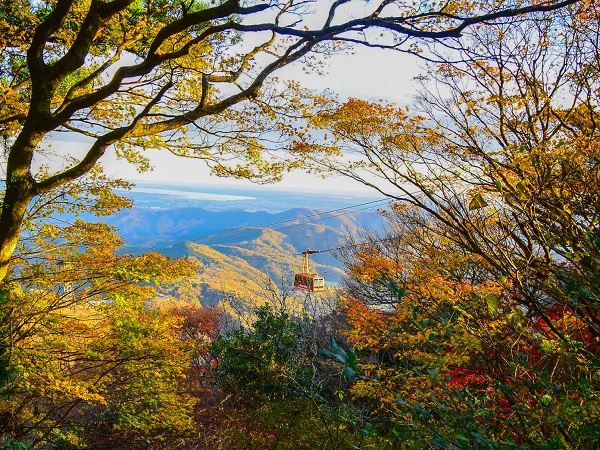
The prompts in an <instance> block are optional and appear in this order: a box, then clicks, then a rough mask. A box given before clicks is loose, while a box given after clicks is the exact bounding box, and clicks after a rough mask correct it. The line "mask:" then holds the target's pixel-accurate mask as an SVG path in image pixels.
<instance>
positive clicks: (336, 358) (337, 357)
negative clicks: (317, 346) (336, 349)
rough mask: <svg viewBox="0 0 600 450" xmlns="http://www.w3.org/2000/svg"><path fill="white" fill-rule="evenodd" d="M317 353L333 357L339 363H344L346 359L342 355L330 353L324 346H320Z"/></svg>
mask: <svg viewBox="0 0 600 450" xmlns="http://www.w3.org/2000/svg"><path fill="white" fill-rule="evenodd" d="M319 355H321V356H325V357H326V358H331V359H335V360H336V361H338V362H341V363H345V362H346V359H345V358H343V357H342V356H340V355H338V354H336V353H332V352H330V351H329V350H325V349H324V348H322V349H321V350H319Z"/></svg>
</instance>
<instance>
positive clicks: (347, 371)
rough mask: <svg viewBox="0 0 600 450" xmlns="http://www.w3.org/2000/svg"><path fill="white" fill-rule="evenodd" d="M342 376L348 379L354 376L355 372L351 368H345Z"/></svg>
mask: <svg viewBox="0 0 600 450" xmlns="http://www.w3.org/2000/svg"><path fill="white" fill-rule="evenodd" d="M342 376H343V377H344V378H350V377H353V376H356V371H355V370H354V369H353V368H352V367H345V368H344V370H343V371H342Z"/></svg>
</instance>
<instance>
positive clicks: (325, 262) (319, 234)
mask: <svg viewBox="0 0 600 450" xmlns="http://www.w3.org/2000/svg"><path fill="white" fill-rule="evenodd" d="M107 221H108V223H110V224H111V225H114V226H116V227H118V228H119V231H120V234H121V235H122V236H123V238H124V239H125V242H126V247H125V248H124V251H126V252H132V253H143V252H146V251H150V250H153V251H158V252H160V253H162V254H164V255H166V256H172V257H195V258H198V259H199V260H200V261H201V263H202V266H203V267H204V270H203V271H202V273H200V274H199V277H200V278H201V282H200V284H201V285H203V287H202V289H200V290H202V291H203V295H204V296H205V297H206V296H207V292H208V290H212V291H224V290H225V291H226V290H228V289H229V290H236V289H242V287H245V288H246V289H248V287H249V286H254V285H256V283H257V282H258V281H259V280H258V279H260V278H265V277H266V276H269V277H272V278H275V279H277V278H281V277H285V276H288V275H289V276H291V275H292V274H293V273H294V272H295V271H299V270H300V268H301V255H300V253H301V252H302V251H304V250H306V249H308V248H310V249H317V250H323V251H324V252H323V253H319V254H316V255H313V256H312V257H311V262H312V264H313V265H312V267H314V268H315V269H316V270H317V271H318V272H319V273H320V274H323V275H324V276H325V278H326V282H327V283H337V282H339V281H340V279H341V276H342V275H343V270H344V267H343V265H342V263H341V262H340V261H338V260H337V259H335V257H334V256H333V254H332V253H331V252H329V251H327V250H330V249H335V248H337V247H339V246H341V245H343V244H344V240H345V239H346V238H347V237H348V236H349V235H351V234H354V233H356V232H358V231H359V230H360V229H363V228H370V229H377V228H380V227H381V225H382V221H381V218H380V217H379V215H377V213H375V212H373V211H370V212H365V211H351V210H343V211H337V212H324V211H319V210H317V209H312V208H293V209H290V210H288V211H284V212H280V213H269V212H264V211H260V212H248V211H243V210H229V211H221V212H215V211H207V210H204V209H201V208H194V207H189V208H174V209H143V208H133V209H131V210H128V211H125V212H124V213H123V214H121V215H120V216H116V217H111V218H109V219H108V220H107ZM213 300H214V299H213ZM211 302H212V300H211Z"/></svg>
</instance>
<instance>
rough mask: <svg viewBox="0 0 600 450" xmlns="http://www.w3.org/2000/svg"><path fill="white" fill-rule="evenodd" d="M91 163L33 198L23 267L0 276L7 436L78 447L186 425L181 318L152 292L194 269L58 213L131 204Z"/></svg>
mask: <svg viewBox="0 0 600 450" xmlns="http://www.w3.org/2000/svg"><path fill="white" fill-rule="evenodd" d="M94 172H96V174H95V175H94V176H97V177H98V178H96V179H94V178H90V177H88V179H87V180H86V181H87V182H86V183H85V184H84V183H82V184H81V185H77V184H75V185H69V186H68V190H65V192H64V195H60V196H59V199H58V201H57V199H55V198H48V197H39V198H38V199H36V202H34V203H33V206H34V208H33V210H32V214H30V216H29V221H28V231H27V232H26V234H25V235H24V236H25V238H24V239H23V240H22V245H21V246H19V248H18V249H17V252H16V253H15V256H16V259H17V261H19V264H18V265H17V264H15V265H13V266H12V271H11V281H5V283H4V284H3V289H2V301H1V305H0V311H1V313H0V351H1V353H0V362H1V369H0V375H1V378H0V416H1V417H2V419H3V420H2V422H1V424H2V425H1V427H0V436H1V438H2V439H3V440H4V439H5V438H7V439H18V440H22V441H25V442H29V443H32V444H35V445H42V444H44V443H47V442H54V443H56V444H57V445H59V443H62V444H60V445H64V446H66V445H67V443H69V444H68V445H82V442H92V441H96V440H97V439H98V436H99V435H103V434H104V435H107V434H108V435H111V433H113V435H115V436H116V435H118V434H125V435H127V434H131V433H133V434H135V433H141V434H144V435H145V439H149V440H153V439H161V438H166V437H168V436H170V434H171V433H173V432H175V431H179V432H181V433H183V432H185V431H186V430H189V428H190V427H191V416H190V412H191V407H192V405H193V401H192V399H191V398H190V397H189V396H187V395H186V394H185V393H184V392H183V391H182V389H181V381H182V380H183V377H184V375H185V371H186V369H187V367H188V365H189V359H190V354H189V349H188V347H187V345H185V343H183V342H182V341H181V340H180V338H179V336H180V328H181V325H182V323H181V321H180V320H179V319H178V318H177V317H175V316H173V315H170V314H166V313H162V312H160V311H158V310H156V309H155V308H154V307H153V306H152V304H151V302H150V301H149V300H151V299H153V298H155V296H156V293H157V290H158V287H159V286H160V285H161V284H162V283H168V282H170V281H171V280H174V279H177V278H181V277H184V276H189V275H191V274H192V273H193V272H194V270H195V269H196V267H195V266H194V265H193V264H191V263H189V262H187V261H185V260H180V261H173V260H170V259H168V258H165V257H163V256H162V255H159V254H156V253H148V254H146V255H143V256H139V257H134V256H132V255H119V254H117V251H118V248H119V246H120V244H121V241H120V239H119V238H118V236H117V235H116V234H115V233H114V230H112V229H111V228H110V227H108V226H107V225H105V224H102V223H90V222H84V221H82V220H80V219H75V220H74V221H73V222H72V223H71V222H68V221H67V222H66V223H65V220H64V218H65V217H66V216H65V215H61V216H59V217H56V216H55V214H54V213H56V212H64V213H65V214H66V213H68V212H69V211H70V210H81V212H85V211H89V212H94V211H96V210H97V212H100V213H101V212H103V211H106V209H107V208H109V207H108V206H105V204H104V202H109V203H110V204H111V206H110V208H117V207H118V206H119V205H126V204H127V201H126V200H125V199H119V197H116V196H114V195H113V194H112V192H111V191H110V190H109V189H108V188H107V187H106V185H105V180H104V178H103V177H102V175H101V174H99V173H97V170H94ZM48 205H52V207H49V206H48ZM95 431H101V433H100V434H99V435H96V434H95ZM60 445H59V446H60Z"/></svg>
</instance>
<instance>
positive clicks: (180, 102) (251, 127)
mask: <svg viewBox="0 0 600 450" xmlns="http://www.w3.org/2000/svg"><path fill="white" fill-rule="evenodd" d="M576 3H577V0H562V1H561V0H545V1H543V2H538V1H536V2H531V3H530V2H528V1H524V2H522V3H521V2H519V3H518V4H516V5H515V3H514V2H512V1H506V2H504V1H500V2H497V1H493V2H487V1H485V2H469V1H464V2H463V1H460V2H458V1H457V2H451V3H448V4H442V5H440V6H431V5H430V3H429V2H426V1H423V2H417V3H415V4H414V5H411V6H410V7H409V6H405V5H404V4H403V3H397V4H396V3H395V2H388V1H382V2H376V3H375V4H373V5H370V7H368V8H367V9H366V12H364V13H360V12H359V13H358V14H356V13H354V12H352V10H353V8H354V6H357V5H353V4H351V3H350V2H346V1H336V2H333V3H332V4H330V5H326V6H325V7H323V6H322V4H320V3H314V5H311V4H310V3H308V4H307V3H306V2H304V1H291V2H288V1H285V2H279V1H273V2H249V3H241V2H239V1H238V0H227V1H223V2H217V3H216V4H210V5H208V4H205V3H201V2H197V1H195V0H190V1H168V0H157V1H143V0H116V1H111V2H105V1H101V0H90V1H83V2H82V1H77V2H76V1H73V0H59V1H27V0H19V1H17V2H13V1H8V0H4V1H3V2H2V9H1V12H0V25H1V30H2V32H1V33H0V34H1V35H2V38H0V55H1V58H2V59H1V63H0V68H1V69H0V89H1V90H2V103H0V126H1V130H2V137H3V141H4V147H5V152H6V156H7V163H6V180H5V183H6V188H5V192H4V195H3V202H2V204H3V207H2V212H1V214H0V279H4V278H5V277H6V274H7V273H8V270H9V265H10V261H11V258H12V256H13V252H14V250H15V248H16V247H17V245H18V242H19V237H20V232H21V230H22V228H23V227H24V225H25V221H26V219H25V218H26V215H27V210H28V207H29V206H30V203H31V202H32V200H34V199H35V198H37V197H39V196H44V195H53V193H56V192H57V191H58V190H59V189H60V188H61V187H63V186H66V185H68V184H69V183H72V182H74V181H75V180H78V179H80V178H81V177H83V176H84V175H85V174H87V173H89V172H90V171H91V170H92V169H93V168H94V167H95V166H96V165H97V164H98V162H99V160H100V158H101V157H102V156H103V155H104V153H105V152H106V151H107V150H108V149H109V148H111V147H112V146H115V147H116V149H117V153H118V154H119V156H120V157H122V158H124V159H126V160H128V161H130V162H133V163H135V164H137V165H138V166H139V167H140V168H142V169H143V168H145V167H147V165H148V161H147V160H146V159H145V158H144V156H143V153H141V152H140V150H143V149H149V148H166V149H167V150H169V151H171V152H172V153H174V154H177V155H182V156H189V157H195V158H200V159H203V160H205V161H207V162H208V163H209V164H210V165H211V166H212V168H213V171H214V172H215V173H216V174H219V175H233V176H237V177H248V178H255V177H258V178H260V177H266V178H267V179H268V178H269V177H270V178H274V179H277V178H278V177H279V176H280V173H281V171H282V170H284V169H285V168H288V167H293V166H294V164H291V166H289V165H286V164H284V163H283V162H282V161H280V160H278V159H277V158H274V159H273V158H268V157H266V156H265V155H264V154H263V153H264V150H265V145H264V144H263V143H262V142H261V139H263V138H265V139H269V138H271V139H275V143H276V142H277V140H278V139H279V138H277V136H278V135H279V136H281V137H282V138H283V139H285V137H286V136H289V135H290V134H293V133H295V132H296V131H295V129H294V128H295V127H296V126H297V125H298V122H297V121H298V120H300V119H301V118H302V117H307V116H310V115H311V111H312V109H313V108H315V107H318V106H319V105H320V104H321V103H322V102H323V101H324V99H323V98H320V97H318V96H317V97H313V96H308V97H307V96H304V95H303V94H302V92H301V91H300V89H299V88H298V87H297V86H296V85H295V84H293V83H292V84H290V85H289V86H288V87H287V88H285V89H283V91H282V90H277V89H276V88H275V86H270V85H267V84H266V83H267V79H268V77H269V76H270V75H271V74H273V73H274V72H276V71H277V70H278V69H280V68H282V67H285V66H286V65H288V64H290V63H292V62H294V61H299V60H301V61H303V63H304V64H305V65H306V66H307V67H309V66H310V65H312V62H311V60H310V55H311V54H313V53H314V52H324V53H328V52H332V51H336V50H337V49H338V48H339V47H340V46H342V47H343V46H345V45H346V44H355V43H357V44H365V45H370V46H372V45H375V46H378V47H386V48H393V49H403V50H405V51H411V52H417V51H418V48H417V47H416V44H415V45H413V46H410V43H409V42H408V41H409V40H411V39H412V38H416V39H443V38H452V37H458V36H460V34H461V33H462V32H464V31H465V30H466V29H467V28H468V27H470V26H473V25H475V24H480V23H490V22H493V21H495V20H499V19H505V18H508V19H510V18H515V17H518V16H521V15H523V14H526V13H532V12H536V11H552V10H556V9H559V8H563V7H565V6H568V5H570V4H576ZM313 6H314V10H315V11H316V12H317V13H320V14H317V15H313V14H310V13H309V11H310V8H311V7H313ZM361 10H362V8H361ZM317 17H318V18H319V19H317ZM313 19H315V20H314V21H313ZM382 34H383V36H381V35H382ZM411 42H412V40H411ZM414 42H415V43H416V42H417V41H414ZM294 94H299V95H294ZM65 132H68V133H71V134H77V135H79V136H80V137H81V138H82V139H84V140H85V142H86V143H87V145H88V146H87V149H86V150H85V152H84V155H82V156H76V155H68V154H65V153H62V154H60V155H58V156H59V157H63V158H64V161H58V162H56V161H55V162H54V164H53V167H54V168H55V169H54V170H51V171H45V172H42V173H37V172H36V170H35V168H34V162H36V163H37V162H40V161H43V162H44V161H47V159H45V158H49V159H50V160H52V156H51V150H49V145H50V142H51V140H52V139H56V138H60V136H61V134H62V133H65ZM267 133H268V134H267ZM273 136H275V137H274V138H273ZM275 146H276V145H275ZM59 153H60V152H59ZM231 157H235V158H241V161H240V162H239V164H238V163H236V162H234V163H233V164H231V165H228V161H229V160H230V158H231ZM236 160H237V161H239V159H236ZM57 167H58V168H57ZM60 167H63V168H60Z"/></svg>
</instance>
